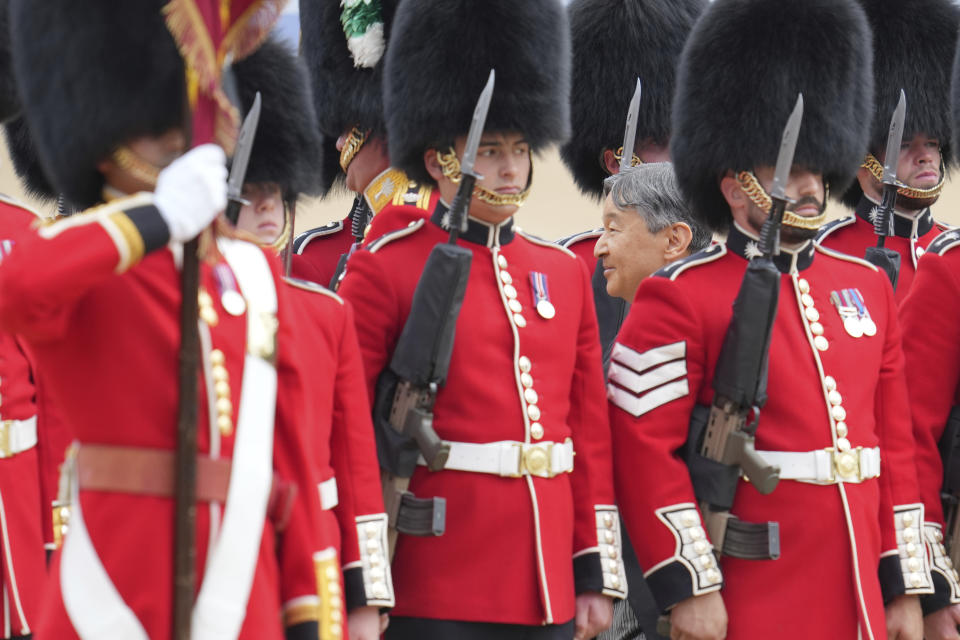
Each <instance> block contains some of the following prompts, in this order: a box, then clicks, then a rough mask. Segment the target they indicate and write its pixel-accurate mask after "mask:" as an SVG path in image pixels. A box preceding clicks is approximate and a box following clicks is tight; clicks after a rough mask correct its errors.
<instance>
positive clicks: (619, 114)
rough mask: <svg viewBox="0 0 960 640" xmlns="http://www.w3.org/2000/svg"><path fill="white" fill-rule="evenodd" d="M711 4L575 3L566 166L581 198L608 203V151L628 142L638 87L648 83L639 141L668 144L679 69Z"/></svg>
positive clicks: (688, 0)
mask: <svg viewBox="0 0 960 640" xmlns="http://www.w3.org/2000/svg"><path fill="white" fill-rule="evenodd" d="M706 6H707V0H574V1H573V2H572V3H571V4H570V6H569V8H568V11H569V16H570V32H571V34H572V37H571V44H572V48H573V74H572V85H571V93H570V124H571V129H572V134H571V136H570V141H569V142H567V144H566V145H564V147H563V148H562V149H561V155H562V157H563V161H564V162H565V163H566V165H567V168H569V169H570V172H571V173H573V177H574V180H576V182H577V186H579V187H580V190H581V191H583V192H584V193H586V194H589V195H592V196H595V197H597V198H599V197H601V196H602V195H603V180H604V178H606V177H607V172H606V170H605V169H604V167H603V166H602V154H603V151H604V150H606V149H617V148H618V147H619V146H620V145H621V143H622V142H623V130H624V126H625V124H626V118H627V108H628V107H629V106H630V99H631V98H632V97H633V91H634V87H635V86H636V79H637V78H640V81H641V82H642V83H643V93H642V97H641V100H640V117H639V118H638V119H637V140H638V141H639V140H645V139H651V140H653V141H654V142H656V143H657V144H667V143H668V142H669V140H670V109H671V106H672V105H673V93H674V88H675V85H676V75H677V72H676V71H677V63H678V62H679V60H680V52H681V51H682V50H683V44H684V42H686V40H687V36H688V35H689V34H690V29H692V28H693V24H694V23H695V22H696V21H697V18H698V17H699V16H700V14H701V13H703V10H704V9H705V8H706Z"/></svg>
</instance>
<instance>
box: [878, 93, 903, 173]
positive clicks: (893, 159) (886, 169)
mask: <svg viewBox="0 0 960 640" xmlns="http://www.w3.org/2000/svg"><path fill="white" fill-rule="evenodd" d="M906 117H907V96H906V94H904V92H903V89H900V101H899V102H897V108H896V109H894V110H893V117H892V118H890V133H888V134H887V153H886V155H884V156H883V183H884V184H897V164H898V163H899V162H900V145H901V144H902V143H903V122H904V120H905V119H906Z"/></svg>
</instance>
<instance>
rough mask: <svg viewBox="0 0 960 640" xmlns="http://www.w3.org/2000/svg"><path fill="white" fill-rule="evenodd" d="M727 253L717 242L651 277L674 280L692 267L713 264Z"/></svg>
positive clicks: (663, 268) (662, 268)
mask: <svg viewBox="0 0 960 640" xmlns="http://www.w3.org/2000/svg"><path fill="white" fill-rule="evenodd" d="M726 253H727V245H725V244H723V243H721V242H718V243H716V244H712V245H710V246H709V247H707V248H706V249H701V250H700V251H698V252H696V253H695V254H693V255H690V256H687V257H686V258H681V259H680V260H677V261H676V262H671V263H670V264H668V265H667V266H665V267H661V268H660V270H659V271H657V272H656V273H654V274H653V275H655V276H658V277H660V278H669V279H670V280H676V279H677V276H679V275H680V274H681V273H683V272H684V271H686V270H687V269H691V268H693V267H696V266H699V265H701V264H707V263H708V262H713V261H714V260H717V259H718V258H722V257H723V256H724V255H726Z"/></svg>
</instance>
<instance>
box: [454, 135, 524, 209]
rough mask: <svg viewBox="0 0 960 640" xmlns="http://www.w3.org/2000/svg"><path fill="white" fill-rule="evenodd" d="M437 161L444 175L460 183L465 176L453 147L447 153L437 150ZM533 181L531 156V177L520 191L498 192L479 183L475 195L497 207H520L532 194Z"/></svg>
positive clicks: (474, 191) (455, 182)
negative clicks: (531, 185)
mask: <svg viewBox="0 0 960 640" xmlns="http://www.w3.org/2000/svg"><path fill="white" fill-rule="evenodd" d="M437 162H439V163H440V170H441V171H443V175H444V176H446V177H447V178H448V179H449V180H450V182H452V183H454V184H460V180H461V179H462V178H463V173H462V172H461V171H460V158H458V157H457V153H456V152H455V151H454V150H453V148H452V147H451V148H450V150H449V151H447V152H446V153H443V152H439V151H438V152H437ZM532 182H533V157H532V156H531V157H530V177H529V178H527V187H526V188H525V189H524V190H523V191H521V192H520V193H496V192H493V191H490V190H489V189H484V188H483V187H481V186H480V185H477V186H475V187H474V188H473V196H474V197H475V198H476V199H477V200H480V201H481V202H486V203H487V204H489V205H493V206H495V207H502V206H507V205H512V206H516V207H519V206H520V205H522V204H523V203H524V202H525V201H526V199H527V196H529V195H530V184H531V183H532Z"/></svg>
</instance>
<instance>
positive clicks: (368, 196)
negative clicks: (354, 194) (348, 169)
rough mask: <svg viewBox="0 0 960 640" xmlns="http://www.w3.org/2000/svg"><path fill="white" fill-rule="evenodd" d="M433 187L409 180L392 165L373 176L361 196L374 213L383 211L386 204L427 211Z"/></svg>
mask: <svg viewBox="0 0 960 640" xmlns="http://www.w3.org/2000/svg"><path fill="white" fill-rule="evenodd" d="M431 195H433V187H430V186H428V185H421V184H420V183H419V182H417V181H416V180H411V179H410V178H409V177H407V174H406V173H404V172H403V171H401V170H400V169H395V168H393V167H391V168H389V169H387V170H386V171H384V172H382V173H381V174H380V175H378V176H377V177H376V178H374V179H373V180H372V181H371V182H370V184H369V185H367V188H366V189H364V190H363V197H364V199H365V200H366V201H367V204H368V205H370V209H371V211H373V213H374V215H376V214H378V213H380V212H381V211H383V208H384V207H386V206H387V205H388V204H392V205H393V206H395V207H400V206H407V207H416V208H417V209H422V210H423V211H427V210H428V209H429V207H430V196H431Z"/></svg>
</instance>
